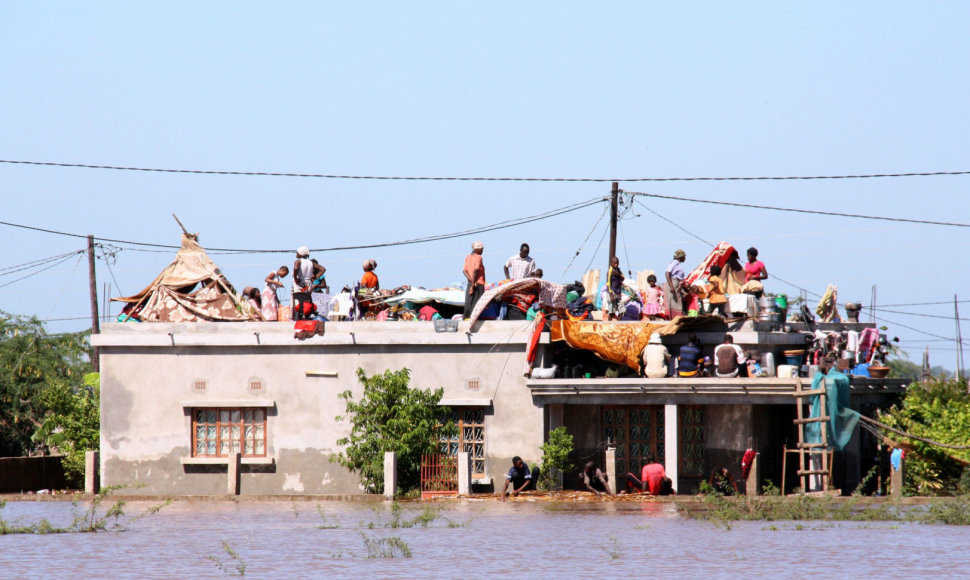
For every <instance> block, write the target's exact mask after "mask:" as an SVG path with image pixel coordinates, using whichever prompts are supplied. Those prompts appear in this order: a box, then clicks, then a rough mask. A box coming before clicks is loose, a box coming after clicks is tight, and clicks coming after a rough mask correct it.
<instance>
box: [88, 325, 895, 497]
mask: <svg viewBox="0 0 970 580" xmlns="http://www.w3.org/2000/svg"><path fill="white" fill-rule="evenodd" d="M858 326H859V327H860V328H861V327H862V326H865V325H858ZM468 330H469V329H468V325H467V323H462V325H461V326H460V328H459V331H458V332H457V333H448V332H443V333H436V332H435V331H434V329H433V326H432V324H431V323H421V322H383V323H379V322H335V323H328V324H327V326H326V334H325V335H324V336H316V337H313V338H309V339H307V340H304V341H299V340H296V339H294V338H293V328H292V324H287V323H279V322H270V323H262V322H235V323H231V322H227V323H214V322H193V323H141V324H107V325H105V326H104V327H103V328H102V331H101V334H99V335H95V336H93V337H92V343H93V344H94V346H97V347H98V348H99V349H100V353H101V473H102V484H103V485H106V486H111V485H130V486H138V487H137V492H138V493H139V494H149V495H150V494H157V495H207V494H220V493H225V490H226V484H225V481H226V473H227V469H228V467H227V462H228V459H227V455H228V453H230V452H232V451H239V452H240V453H241V454H242V466H241V473H240V475H239V478H240V483H239V488H240V493H242V494H270V495H272V494H278V495H285V494H354V493H362V488H361V486H360V485H359V482H358V479H357V477H356V476H355V475H354V474H353V473H351V472H349V471H347V470H346V469H344V468H342V467H340V466H339V465H337V464H335V463H331V462H330V458H331V457H332V456H333V455H334V454H335V453H337V452H338V451H339V447H338V445H337V440H338V439H340V438H341V437H344V436H346V435H347V434H348V433H349V430H350V425H349V423H348V422H347V421H343V422H338V421H336V420H335V417H336V416H338V415H341V414H342V413H343V411H344V404H343V401H341V400H340V399H339V398H338V393H341V392H343V391H346V390H350V391H352V392H354V394H355V396H358V397H359V395H360V393H361V391H362V389H361V386H360V385H359V383H358V381H357V377H356V370H357V369H358V368H362V369H363V370H364V371H365V372H366V373H367V374H368V375H370V374H376V373H380V372H383V371H384V370H386V369H395V370H396V369H400V368H402V367H407V368H409V369H410V370H411V372H412V375H411V376H412V382H411V385H412V387H418V388H438V387H442V388H443V389H444V400H443V401H442V403H443V404H446V405H448V406H450V407H451V408H452V409H453V410H454V411H455V413H456V419H457V420H458V421H460V427H461V428H460V429H459V432H460V434H459V437H458V440H456V441H452V442H450V445H449V448H450V449H451V450H452V451H456V450H457V449H458V448H463V449H466V450H468V451H469V452H470V454H471V458H472V477H473V481H474V483H476V484H478V488H479V489H490V486H493V487H494V488H500V486H501V485H502V482H503V478H504V473H505V472H506V471H507V469H508V467H509V465H510V463H511V458H512V457H513V456H515V455H520V456H522V457H523V459H525V460H526V461H527V462H529V463H530V464H531V463H533V462H536V461H537V460H538V459H539V457H540V456H541V451H540V445H541V444H542V442H543V440H544V438H545V435H546V434H547V433H548V431H549V430H550V429H552V428H555V427H557V426H559V425H565V426H566V427H567V429H568V431H569V432H570V433H572V434H573V435H574V437H575V440H576V448H577V450H576V462H577V463H580V462H581V461H585V460H586V459H587V458H593V459H594V460H596V461H599V462H602V461H603V451H604V449H605V446H606V444H607V442H609V443H615V444H616V445H617V474H619V475H622V474H623V473H625V472H626V471H627V470H630V471H634V472H637V471H638V470H639V467H640V464H641V463H642V462H643V461H645V460H646V459H647V458H648V457H655V458H657V459H658V460H660V461H661V462H663V463H664V464H665V465H666V468H667V472H668V474H669V475H670V476H671V478H672V479H673V480H674V484H675V488H677V489H678V490H680V491H681V493H684V492H686V491H690V490H691V489H693V488H694V487H695V486H696V484H697V483H698V482H699V481H700V480H702V479H706V476H707V474H708V473H709V472H710V470H711V469H712V468H714V467H720V466H722V465H723V466H728V467H731V468H732V469H734V470H735V471H736V464H737V463H738V462H739V461H740V456H741V454H742V453H743V452H744V450H745V449H747V448H749V447H750V448H753V449H756V450H758V451H759V452H760V453H761V456H762V477H764V478H768V479H772V480H773V481H774V482H775V483H776V484H777V483H778V481H779V478H780V473H781V471H780V470H781V467H780V465H781V453H782V452H781V449H782V445H783V444H784V443H785V442H786V441H787V442H788V443H789V446H792V445H793V444H794V441H793V440H792V436H793V433H794V431H793V427H792V418H793V417H794V412H795V411H794V404H793V400H792V399H793V398H792V396H791V393H792V391H793V389H794V382H793V379H790V378H784V379H779V378H763V379H715V378H699V379H674V378H669V379H644V378H640V377H625V378H582V379H526V378H525V376H524V373H523V369H524V367H525V356H526V348H527V343H528V341H529V339H530V338H531V335H532V328H531V325H530V324H527V323H523V322H512V321H494V322H480V323H478V324H476V329H475V332H468ZM796 330H797V329H796ZM729 331H730V332H731V333H732V334H733V336H734V338H735V342H736V343H738V344H739V345H741V346H742V347H743V348H746V349H748V348H756V349H759V350H762V351H765V350H769V351H773V352H776V353H777V355H776V356H779V357H780V351H781V350H782V349H784V348H790V347H792V345H795V346H800V345H801V346H803V345H804V344H805V339H804V336H803V335H802V334H800V333H798V332H789V333H785V332H771V331H770V328H769V326H766V325H762V324H761V323H756V322H746V323H744V325H738V326H737V327H735V328H732V329H729ZM723 337H724V331H720V332H710V333H699V338H700V339H701V342H702V343H703V344H704V345H706V349H707V351H708V354H709V353H710V350H712V349H713V346H714V345H716V344H718V343H720V342H721V341H722V340H723ZM682 340H683V339H682V337H680V336H679V335H675V336H671V337H665V343H667V344H668V345H670V346H671V347H676V346H677V344H678V343H679V342H682ZM556 356H557V349H556V348H553V346H552V345H550V344H549V335H548V334H544V335H543V337H542V340H541V341H540V352H539V359H538V362H539V364H538V366H550V365H551V364H552V363H553V362H555V361H554V359H555V358H556ZM854 389H855V390H854V391H853V407H855V408H857V410H863V411H865V410H866V409H869V408H874V407H875V406H882V405H886V404H887V403H888V402H890V401H892V400H893V397H895V396H897V395H898V393H899V392H900V391H901V389H902V386H901V384H900V381H875V380H871V381H870V380H862V381H854ZM857 403H858V405H857ZM860 439H861V437H859V436H856V437H854V438H853V444H852V445H854V446H855V447H853V448H850V449H849V450H847V452H846V453H845V458H844V459H843V460H842V462H841V463H837V469H836V477H841V478H842V481H843V482H844V483H842V485H843V486H847V487H848V486H852V485H853V482H858V480H859V479H860V472H861V471H862V469H863V468H864V467H865V465H864V458H865V457H866V456H867V453H868V450H867V449H865V448H864V447H860V445H862V446H864V445H865V443H860ZM839 466H841V467H839ZM840 469H841V471H842V473H841V474H840V473H839V470H840ZM735 476H736V477H737V473H736V475H735ZM572 483H573V477H572V475H571V474H567V476H566V477H565V484H566V485H567V487H568V486H569V485H571V484H572Z"/></svg>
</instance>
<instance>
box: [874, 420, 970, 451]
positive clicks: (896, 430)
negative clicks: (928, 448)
mask: <svg viewBox="0 0 970 580" xmlns="http://www.w3.org/2000/svg"><path fill="white" fill-rule="evenodd" d="M859 419H861V420H862V421H864V422H867V423H871V424H873V425H875V426H876V427H879V428H880V429H885V430H886V431H890V432H892V433H895V434H897V435H902V436H903V437H908V438H910V439H915V440H917V441H922V442H923V443H927V444H929V445H935V446H937V447H943V448H945V449H970V445H950V444H949V443H940V442H939V441H934V440H932V439H927V438H926V437H920V436H918V435H913V434H912V433H907V432H905V431H900V430H899V429H894V428H893V427H890V426H889V425H886V424H885V423H880V422H879V421H876V420H875V419H870V418H869V417H864V416H862V415H859Z"/></svg>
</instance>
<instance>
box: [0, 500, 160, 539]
mask: <svg viewBox="0 0 970 580" xmlns="http://www.w3.org/2000/svg"><path fill="white" fill-rule="evenodd" d="M104 497H106V496H101V495H99V496H96V497H95V498H94V499H93V500H92V501H91V505H89V506H88V507H87V509H83V510H82V508H81V503H80V502H78V501H76V500H75V501H74V502H72V507H71V513H72V518H71V523H70V524H68V525H66V526H55V525H53V524H51V522H50V521H49V520H47V518H42V519H40V520H39V521H37V522H33V523H21V522H20V521H19V520H13V521H8V520H7V519H6V518H4V517H3V509H4V508H5V507H6V506H7V502H6V500H0V536H3V535H8V534H84V533H94V532H124V531H126V530H128V527H127V524H131V523H133V522H137V521H138V520H140V519H142V518H144V517H146V516H150V515H154V514H157V513H158V512H159V511H160V510H161V509H162V508H163V507H165V506H167V505H169V504H171V503H172V500H170V499H168V500H165V501H164V502H162V503H160V504H158V505H155V506H152V507H149V508H148V509H146V510H145V511H144V512H142V513H141V514H138V515H136V516H133V517H131V518H128V519H127V520H125V521H122V519H121V518H122V517H123V516H124V515H125V511H124V507H125V502H124V501H122V500H117V501H115V502H114V503H112V504H111V505H110V506H109V507H108V508H107V509H105V510H103V511H102V509H101V508H102V500H103V498H104Z"/></svg>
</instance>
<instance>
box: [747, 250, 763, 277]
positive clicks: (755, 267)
mask: <svg viewBox="0 0 970 580" xmlns="http://www.w3.org/2000/svg"><path fill="white" fill-rule="evenodd" d="M767 279H768V270H767V269H766V268H765V265H764V262H762V261H761V260H759V259H758V248H748V263H747V264H745V265H744V282H745V284H747V283H748V282H750V281H752V280H757V281H759V282H760V281H762V280H767Z"/></svg>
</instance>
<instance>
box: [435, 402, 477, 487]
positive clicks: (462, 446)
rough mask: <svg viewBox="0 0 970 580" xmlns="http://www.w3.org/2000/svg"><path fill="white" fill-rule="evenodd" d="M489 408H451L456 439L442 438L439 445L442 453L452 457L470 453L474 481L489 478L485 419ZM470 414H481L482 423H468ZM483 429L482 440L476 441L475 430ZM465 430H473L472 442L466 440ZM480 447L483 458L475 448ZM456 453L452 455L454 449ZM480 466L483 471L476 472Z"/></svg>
mask: <svg viewBox="0 0 970 580" xmlns="http://www.w3.org/2000/svg"><path fill="white" fill-rule="evenodd" d="M487 411H488V407H487V406H477V405H476V406H454V407H451V417H450V418H451V420H452V421H454V422H455V427H456V428H457V432H456V434H455V436H454V437H451V438H447V439H446V438H441V439H439V443H440V445H441V447H442V452H443V453H444V454H446V455H449V456H451V457H457V456H458V453H462V452H465V453H468V456H469V458H470V459H471V478H472V479H473V480H482V479H485V478H487V477H488V455H487V453H486V447H485V444H486V441H487V438H486V433H485V417H486V415H487ZM470 413H480V414H481V422H480V423H478V422H474V421H466V419H467V417H468V414H470ZM476 428H478V429H481V434H482V436H481V440H476V439H475V437H474V433H475V429H476ZM465 429H471V430H472V438H471V439H470V440H466V439H465ZM476 446H480V448H481V456H480V457H479V456H476V454H475V447H476ZM453 448H454V449H455V452H454V453H452V449H453ZM476 464H477V465H480V466H481V470H476V469H475V466H476Z"/></svg>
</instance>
